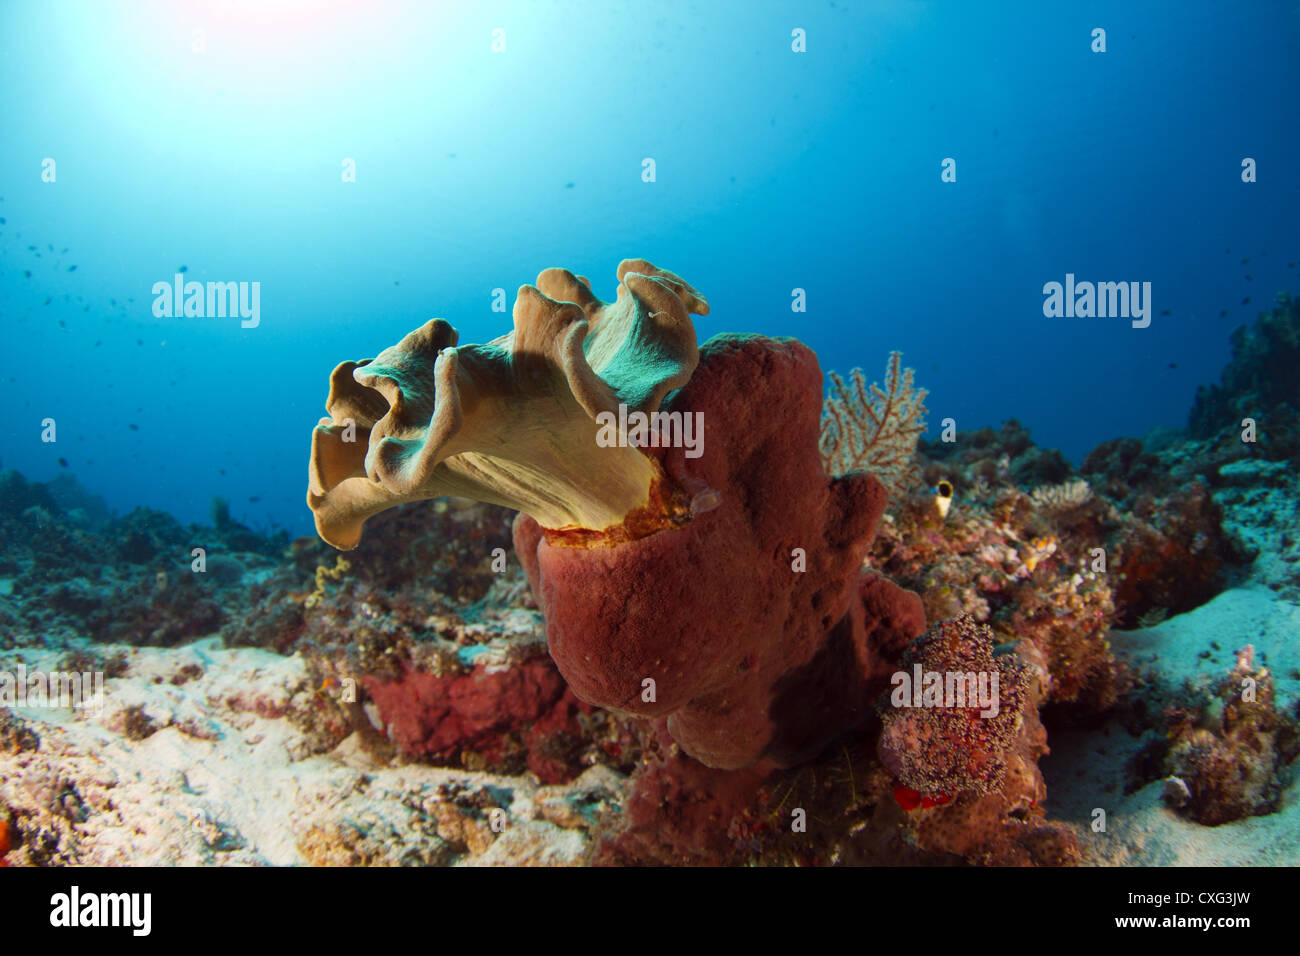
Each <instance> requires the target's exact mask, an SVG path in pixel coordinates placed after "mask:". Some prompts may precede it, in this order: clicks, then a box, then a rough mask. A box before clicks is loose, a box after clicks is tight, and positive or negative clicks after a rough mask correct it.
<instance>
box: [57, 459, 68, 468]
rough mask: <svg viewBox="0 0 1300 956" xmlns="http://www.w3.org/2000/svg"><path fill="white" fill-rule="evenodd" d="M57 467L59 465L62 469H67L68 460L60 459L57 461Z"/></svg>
mask: <svg viewBox="0 0 1300 956" xmlns="http://www.w3.org/2000/svg"><path fill="white" fill-rule="evenodd" d="M59 465H60V467H62V468H67V467H68V459H66V458H60V459H59Z"/></svg>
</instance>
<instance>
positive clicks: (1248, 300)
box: [1241, 296, 1250, 305]
mask: <svg viewBox="0 0 1300 956" xmlns="http://www.w3.org/2000/svg"><path fill="white" fill-rule="evenodd" d="M1241 304H1242V305H1250V296H1246V298H1244V299H1242V300H1241Z"/></svg>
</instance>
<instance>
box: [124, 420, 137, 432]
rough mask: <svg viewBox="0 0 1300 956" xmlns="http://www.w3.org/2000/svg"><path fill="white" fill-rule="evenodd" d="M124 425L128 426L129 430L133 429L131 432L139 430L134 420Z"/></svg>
mask: <svg viewBox="0 0 1300 956" xmlns="http://www.w3.org/2000/svg"><path fill="white" fill-rule="evenodd" d="M126 427H127V428H129V429H131V431H133V432H138V431H139V430H140V426H139V425H137V424H136V423H135V422H131V423H130V424H128V425H127V426H126Z"/></svg>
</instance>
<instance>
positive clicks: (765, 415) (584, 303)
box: [308, 260, 925, 768]
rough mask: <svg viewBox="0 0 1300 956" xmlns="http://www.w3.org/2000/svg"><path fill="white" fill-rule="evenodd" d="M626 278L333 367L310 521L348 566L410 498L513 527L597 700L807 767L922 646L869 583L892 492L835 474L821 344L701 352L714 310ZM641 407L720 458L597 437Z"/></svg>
mask: <svg viewBox="0 0 1300 956" xmlns="http://www.w3.org/2000/svg"><path fill="white" fill-rule="evenodd" d="M618 276H619V280H620V282H621V285H620V288H619V293H618V298H617V300H616V302H615V303H613V304H606V303H603V302H601V301H600V300H598V299H596V298H595V296H594V295H592V292H591V289H590V286H589V284H588V283H587V282H586V280H584V279H581V278H580V277H576V276H574V275H573V274H571V273H569V272H567V271H564V270H559V269H548V270H546V271H545V272H543V273H542V274H541V276H539V278H538V284H537V287H536V288H534V287H532V286H523V287H522V288H521V289H520V291H519V296H518V299H517V301H516V304H515V312H514V316H515V330H514V332H513V333H511V334H509V335H507V336H503V337H502V338H500V339H497V340H496V341H495V342H493V343H490V344H489V345H486V346H464V347H460V348H457V347H455V342H456V335H455V331H454V330H453V329H452V328H451V327H450V326H449V325H447V323H445V322H442V321H441V320H434V321H432V322H430V323H428V324H427V325H425V326H424V327H423V328H422V329H420V330H418V331H417V332H414V333H412V334H411V335H409V336H407V338H406V339H404V340H403V341H402V343H401V344H399V345H398V346H396V347H394V348H392V349H389V350H387V351H385V352H384V353H382V354H381V355H380V356H379V358H378V359H376V360H374V361H373V362H362V363H347V362H345V363H344V364H342V365H340V366H339V367H338V368H337V369H335V372H334V375H333V377H332V380H331V390H330V398H329V402H328V405H327V407H328V409H329V412H330V418H329V419H326V420H323V421H322V422H321V424H320V425H319V426H318V427H317V429H316V431H315V434H314V436H313V448H312V465H311V469H310V491H309V494H308V502H309V504H310V505H311V507H312V509H313V511H314V512H315V513H316V519H317V526H318V528H319V530H320V532H321V535H322V537H324V538H325V539H326V540H327V541H329V542H330V543H332V544H334V545H336V546H339V547H344V548H348V547H352V546H355V545H356V544H357V542H358V541H359V538H360V533H361V525H362V523H363V522H364V521H365V519H366V518H367V517H369V516H370V515H372V514H375V513H377V512H378V511H381V510H383V509H385V508H387V507H390V506H392V505H395V504H399V503H401V502H404V501H411V500H417V499H420V498H430V497H437V496H442V495H448V494H456V495H462V496H466V497H472V498H476V499H479V500H484V501H489V502H493V503H498V504H505V505H507V506H509V507H512V508H516V509H518V510H519V511H520V512H521V514H520V516H519V518H518V519H517V520H516V523H515V548H516V551H517V552H518V554H519V557H520V560H521V562H522V563H523V566H524V569H525V572H526V574H527V576H528V580H529V584H530V585H531V587H532V590H533V593H534V594H535V595H536V597H537V601H538V604H539V606H540V607H541V609H542V611H543V612H544V614H545V616H546V624H547V638H548V642H549V645H550V650H551V655H552V656H553V657H554V659H555V662H556V664H557V665H558V667H559V669H560V672H561V674H562V675H563V676H564V678H565V680H566V681H567V682H568V684H569V686H570V687H571V688H572V689H573V691H574V693H575V694H576V695H577V696H578V697H579V698H580V699H582V700H584V701H586V702H587V703H590V704H594V705H596V706H600V707H603V708H607V709H609V710H612V711H615V712H618V713H624V714H631V715H636V716H642V717H651V718H658V719H666V720H667V727H668V730H669V732H670V733H671V734H672V736H673V738H674V739H675V740H676V741H677V742H678V744H680V746H681V747H682V748H683V749H684V750H685V751H686V752H687V753H689V754H690V755H691V756H693V757H695V758H697V759H698V760H700V761H702V762H704V763H706V764H708V765H709V766H713V767H721V768H735V767H743V766H747V765H750V764H754V763H755V762H757V761H760V760H766V761H770V762H771V763H772V764H775V765H790V764H792V763H796V762H798V761H799V760H801V759H806V758H807V757H808V756H811V755H813V754H815V753H816V752H817V751H818V750H819V749H820V748H821V747H822V746H824V744H825V743H826V742H827V741H828V740H829V739H830V737H832V736H834V735H835V734H836V733H838V732H840V731H841V730H843V729H844V728H845V727H848V726H851V725H853V724H856V723H858V722H860V721H862V720H864V719H866V718H867V717H869V716H870V704H869V702H870V700H871V699H872V698H873V697H874V694H875V692H876V691H878V690H879V689H880V687H881V686H883V682H884V681H885V679H886V678H887V674H888V671H889V670H890V667H889V663H888V662H889V660H890V659H891V658H893V657H896V655H897V654H898V653H899V652H900V651H901V649H902V647H903V646H904V645H905V644H906V643H907V641H909V640H910V639H911V638H913V637H915V636H916V635H918V634H919V633H921V631H922V630H924V621H925V619H924V613H923V611H922V607H921V602H920V599H919V598H918V597H917V596H916V595H915V594H912V593H910V592H906V591H903V590H902V589H900V588H898V587H896V586H894V585H893V584H892V583H891V582H889V581H888V580H887V579H885V578H884V577H882V576H880V575H879V574H874V573H865V574H864V572H863V571H862V567H861V566H862V560H863V557H864V556H865V554H866V551H867V548H868V547H869V545H870V543H871V539H872V537H873V536H874V534H875V531H876V527H877V524H878V523H879V521H880V518H881V515H882V513H883V511H884V507H885V500H886V497H887V493H886V491H885V488H884V487H883V486H882V484H881V483H880V482H879V481H878V480H877V479H876V478H875V477H872V476H870V475H866V474H863V473H861V472H853V473H850V474H848V475H844V476H842V477H836V478H831V477H829V476H828V475H827V474H826V471H825V470H824V468H823V465H822V459H821V455H820V453H819V447H818V442H819V437H820V432H821V427H820V419H821V411H822V375H821V369H820V367H819V366H818V363H817V359H816V356H815V355H814V354H813V353H812V352H811V351H810V350H809V349H807V348H806V347H805V346H803V345H801V344H799V343H798V342H795V341H793V340H789V339H780V340H778V339H768V338H763V337H760V336H735V335H723V336H718V337H715V338H714V339H712V340H710V341H709V342H708V343H706V344H705V345H704V347H703V348H699V349H697V347H696V344H695V333H694V328H693V326H692V324H691V321H690V318H689V315H688V313H689V312H695V313H698V314H703V313H704V312H706V311H707V308H708V306H707V303H706V302H705V300H704V299H703V297H702V296H700V295H699V294H698V293H697V292H696V291H695V290H694V289H693V288H691V287H690V286H689V285H687V284H686V283H685V282H684V281H683V280H682V279H680V278H679V277H677V276H675V275H673V274H672V273H669V272H664V271H662V270H659V269H657V268H655V267H654V266H653V265H651V264H650V263H648V262H645V261H644V260H627V261H624V262H623V263H622V264H620V266H619V269H618ZM629 412H640V413H642V414H651V415H654V414H656V413H658V414H657V415H656V417H657V418H659V419H660V420H662V421H665V422H670V423H673V422H675V423H683V422H703V423H706V424H707V429H708V431H707V439H708V440H707V441H703V440H702V439H703V437H704V436H703V435H702V434H700V435H698V436H697V438H698V439H700V440H698V441H697V442H696V443H694V444H690V445H688V443H687V442H685V441H682V440H669V441H658V442H646V441H644V440H641V441H637V440H635V439H633V440H627V441H625V440H622V438H620V440H618V441H615V442H610V441H608V440H601V439H602V437H603V436H602V433H601V427H602V426H601V425H600V423H599V422H598V418H599V417H601V416H603V415H617V416H619V421H620V422H621V421H622V420H623V418H622V416H623V415H627V414H628V413H629ZM629 417H630V416H629ZM349 429H353V430H354V433H353V434H351V435H350V434H349ZM349 437H352V438H356V439H359V440H356V441H349V440H348V439H349ZM670 437H671V435H670ZM676 437H677V438H678V439H681V438H682V437H683V434H682V432H681V431H679V432H678V433H677V436H676ZM719 610H722V611H723V612H724V613H718V611H719Z"/></svg>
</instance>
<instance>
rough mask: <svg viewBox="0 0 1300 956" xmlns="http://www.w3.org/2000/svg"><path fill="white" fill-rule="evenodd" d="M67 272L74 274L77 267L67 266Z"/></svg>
mask: <svg viewBox="0 0 1300 956" xmlns="http://www.w3.org/2000/svg"><path fill="white" fill-rule="evenodd" d="M68 271H69V272H76V271H77V267H76V266H68Z"/></svg>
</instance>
